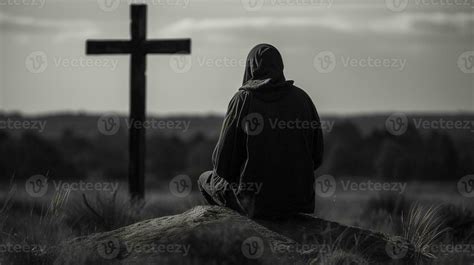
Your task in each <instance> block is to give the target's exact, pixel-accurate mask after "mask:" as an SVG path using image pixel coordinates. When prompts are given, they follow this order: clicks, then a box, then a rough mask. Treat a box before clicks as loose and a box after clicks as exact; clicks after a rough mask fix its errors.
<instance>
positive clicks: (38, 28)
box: [0, 12, 100, 42]
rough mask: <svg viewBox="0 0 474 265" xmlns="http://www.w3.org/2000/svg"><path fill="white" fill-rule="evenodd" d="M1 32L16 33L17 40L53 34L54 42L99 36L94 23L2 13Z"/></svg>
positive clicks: (0, 18) (0, 15)
mask: <svg viewBox="0 0 474 265" xmlns="http://www.w3.org/2000/svg"><path fill="white" fill-rule="evenodd" d="M0 31H7V32H13V33H16V34H17V35H18V36H20V37H19V38H17V39H23V40H24V38H30V37H31V36H32V35H33V34H37V33H40V34H41V33H43V34H52V35H53V37H52V41H53V42H64V41H67V40H70V39H85V38H88V37H93V36H96V35H99V33H100V32H99V30H98V29H97V28H96V27H95V26H94V24H93V23H91V22H89V21H86V20H59V19H47V18H36V17H27V16H12V15H8V14H5V13H1V12H0Z"/></svg>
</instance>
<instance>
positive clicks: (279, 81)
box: [213, 44, 323, 215]
mask: <svg viewBox="0 0 474 265" xmlns="http://www.w3.org/2000/svg"><path fill="white" fill-rule="evenodd" d="M283 68H284V66H283V60H282V57H281V55H280V53H279V52H278V50H277V49H276V48H275V47H273V46H271V45H268V44H260V45H257V46H256V47H254V48H253V49H252V50H251V51H250V53H249V55H248V57H247V63H246V67H245V74H244V80H243V84H242V87H241V88H240V89H239V91H238V92H237V93H236V94H235V95H234V97H233V98H232V100H231V101H230V104H229V107H228V110H227V114H226V117H225V120H224V124H223V127H222V131H221V135H220V138H219V142H218V143H217V146H216V148H215V150H214V153H213V164H214V174H216V175H217V176H219V177H221V178H224V179H225V180H226V181H227V182H229V183H231V184H233V186H234V187H238V189H237V190H236V191H235V193H236V195H237V197H238V198H239V199H240V200H241V203H242V206H243V207H244V208H245V209H246V210H247V211H248V212H249V214H250V215H279V214H286V213H293V212H306V213H312V212H313V211H314V200H315V192H314V170H316V169H317V168H318V167H319V166H320V164H321V162H322V156H323V136H322V131H321V126H320V120H319V117H318V113H317V111H316V108H315V106H314V104H313V102H312V100H311V98H310V97H309V96H308V95H307V94H306V93H305V92H304V91H303V90H302V89H300V88H298V87H296V86H294V85H293V81H287V80H286V78H285V76H284V74H283ZM298 122H299V124H300V125H299V126H298V125H297V124H298ZM303 122H304V123H305V124H306V125H308V124H311V125H310V126H309V128H308V126H306V127H305V126H303V125H302V124H303ZM315 125H317V126H315ZM256 185H261V190H257V187H256Z"/></svg>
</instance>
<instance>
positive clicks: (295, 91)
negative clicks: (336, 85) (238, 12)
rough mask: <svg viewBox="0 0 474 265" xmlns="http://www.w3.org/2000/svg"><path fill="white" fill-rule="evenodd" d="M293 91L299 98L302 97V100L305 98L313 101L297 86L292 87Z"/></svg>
mask: <svg viewBox="0 0 474 265" xmlns="http://www.w3.org/2000/svg"><path fill="white" fill-rule="evenodd" d="M292 89H293V91H294V93H295V94H296V95H298V96H300V97H301V98H304V99H306V100H309V101H311V102H312V101H313V100H312V99H311V97H310V96H309V95H308V93H306V91H305V90H304V89H302V88H300V87H298V86H295V85H292Z"/></svg>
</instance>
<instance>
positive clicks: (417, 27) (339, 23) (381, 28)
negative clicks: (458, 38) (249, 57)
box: [159, 12, 474, 37]
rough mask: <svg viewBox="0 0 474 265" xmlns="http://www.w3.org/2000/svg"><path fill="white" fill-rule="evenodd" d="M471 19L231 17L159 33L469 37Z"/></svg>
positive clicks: (185, 23) (448, 16)
mask: <svg viewBox="0 0 474 265" xmlns="http://www.w3.org/2000/svg"><path fill="white" fill-rule="evenodd" d="M473 26H474V15H473V14H472V13H463V12H459V13H441V12H437V13H403V14H394V15H390V16H386V17H374V18H370V17H369V18H367V17H360V16H359V17H357V16H336V15H327V16H318V17H308V16H306V17H296V16H286V17H284V16H283V17H276V16H275V17H270V16H264V17H231V18H204V19H192V18H188V19H182V20H180V21H178V22H176V23H173V24H171V25H169V26H168V27H167V28H165V29H163V30H161V31H159V34H160V35H161V34H162V35H164V36H172V37H175V36H183V35H186V34H190V33H192V32H199V33H200V34H207V33H208V32H220V33H223V34H225V33H226V32H234V31H240V30H245V31H262V30H265V31H272V30H279V31H286V30H290V32H291V31H292V30H296V31H298V30H300V31H308V30H312V29H322V30H329V31H333V32H339V33H347V34H352V33H359V32H368V33H377V34H417V33H456V34H473V31H472V28H473Z"/></svg>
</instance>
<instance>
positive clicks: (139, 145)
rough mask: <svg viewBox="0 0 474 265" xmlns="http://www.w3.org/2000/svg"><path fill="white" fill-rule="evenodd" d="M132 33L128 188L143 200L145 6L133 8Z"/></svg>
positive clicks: (132, 194) (132, 193)
mask: <svg viewBox="0 0 474 265" xmlns="http://www.w3.org/2000/svg"><path fill="white" fill-rule="evenodd" d="M130 15H131V18H132V21H131V24H130V33H131V36H132V41H131V42H132V46H133V47H137V48H136V49H134V50H133V52H132V54H131V58H130V64H131V65H132V66H133V67H131V68H130V87H131V89H133V92H132V93H130V124H131V125H132V126H131V127H130V134H129V138H130V139H129V152H130V161H129V163H130V166H129V174H128V177H129V180H128V183H129V189H130V195H131V196H132V198H143V197H144V194H145V154H146V150H145V148H146V147H145V137H146V136H145V130H144V129H143V128H142V124H143V123H144V122H145V121H146V113H145V109H146V88H145V87H146V53H145V51H144V45H143V44H144V42H145V40H146V17H147V12H146V6H143V5H136V6H132V7H131V14H130Z"/></svg>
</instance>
